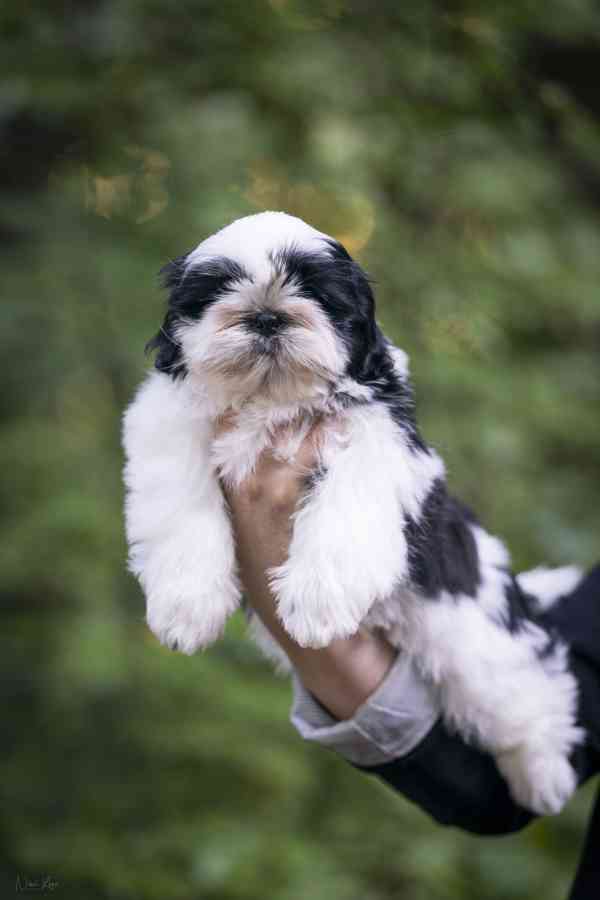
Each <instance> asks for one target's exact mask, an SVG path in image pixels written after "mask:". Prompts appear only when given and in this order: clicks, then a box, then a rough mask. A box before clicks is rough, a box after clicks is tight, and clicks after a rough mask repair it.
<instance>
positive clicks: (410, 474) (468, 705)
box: [124, 212, 583, 813]
mask: <svg viewBox="0 0 600 900" xmlns="http://www.w3.org/2000/svg"><path fill="white" fill-rule="evenodd" d="M164 271H165V281H166V286H167V287H168V289H169V290H170V297H169V305H168V310H167V314H166V318H165V320H164V324H163V326H162V327H161V329H160V331H159V332H158V334H157V335H156V337H155V338H154V339H153V340H152V341H151V342H150V347H151V348H153V349H155V350H156V351H157V356H156V363H155V366H156V371H154V372H152V373H151V374H149V375H148V376H147V378H146V380H145V381H144V383H143V384H142V386H141V388H140V390H139V392H138V393H137V395H136V397H135V399H134V400H133V402H132V403H131V405H130V406H129V408H128V410H127V412H126V414H125V420H124V444H125V450H126V457H127V463H126V469H125V481H126V486H127V500H126V523H127V535H128V541H129V545H130V566H131V569H132V571H133V572H134V573H135V574H136V575H137V577H138V578H139V580H140V582H141V584H142V587H143V589H144V592H145V594H146V598H147V619H148V624H149V626H150V628H151V629H152V631H153V632H154V633H155V634H156V635H157V636H158V637H159V638H160V640H161V641H163V642H164V643H165V644H167V645H169V646H170V647H173V648H176V649H178V650H181V651H183V652H184V653H193V652H194V651H195V650H197V649H198V648H201V647H206V646H207V645H208V644H210V643H211V642H213V641H214V640H215V639H216V638H218V636H219V635H220V633H221V631H222V629H223V626H224V625H225V622H226V620H227V618H228V616H229V615H230V614H231V613H232V612H234V610H235V609H237V607H238V606H239V604H240V585H239V582H238V579H237V574H236V561H235V547H234V541H233V536H232V528H231V523H230V519H229V515H228V510H227V506H226V503H225V500H224V497H223V493H222V491H221V487H220V484H219V479H223V480H224V481H226V482H228V483H229V484H231V485H239V484H240V483H242V482H243V481H244V479H245V478H246V477H247V476H248V475H249V474H250V473H252V471H253V467H254V465H255V463H256V461H257V458H258V456H259V454H260V453H261V452H262V451H263V450H265V449H266V448H268V447H270V446H272V442H273V440H274V434H275V433H277V435H278V447H277V452H278V453H279V454H280V455H282V456H283V457H284V458H288V459H290V460H293V458H294V454H295V452H296V451H297V449H298V447H299V446H300V444H301V442H302V440H303V438H304V437H305V436H306V434H307V433H308V431H309V429H310V428H311V426H312V425H313V424H314V422H315V420H317V419H318V420H319V422H320V443H319V451H318V452H319V465H318V467H317V470H316V471H315V472H313V473H312V475H311V477H310V478H309V479H307V481H306V486H305V491H304V494H303V497H302V499H301V501H300V503H299V505H298V509H297V510H296V512H295V515H294V519H293V535H292V539H291V543H290V547H289V556H288V559H287V561H286V562H285V563H284V564H283V565H281V566H280V567H278V568H276V569H274V570H272V571H271V572H270V579H271V585H272V588H273V591H274V595H275V597H276V602H277V610H278V614H279V617H280V618H281V622H282V623H283V625H284V627H285V628H286V629H287V631H288V632H289V634H290V635H291V636H292V637H293V638H294V639H295V640H296V641H297V642H298V643H299V644H301V645H303V646H310V647H323V646H325V645H326V644H328V643H329V642H330V641H332V640H333V639H335V638H344V637H347V636H349V635H352V634H353V633H354V632H356V630H357V629H358V628H359V626H361V625H362V626H366V627H367V628H371V629H379V630H381V631H383V632H384V633H385V634H386V635H387V638H388V639H389V640H390V641H391V642H392V643H393V644H394V645H395V646H397V647H399V648H401V649H402V652H403V653H406V654H410V655H411V656H412V657H413V658H414V660H415V662H416V664H417V665H418V667H419V668H420V670H421V671H422V673H423V674H424V676H425V677H427V678H428V679H430V680H431V681H432V682H433V683H434V684H435V685H436V686H437V688H438V690H439V696H440V701H441V707H442V709H443V713H444V716H445V719H446V721H447V723H448V724H449V726H450V727H452V728H453V729H455V730H457V731H458V732H459V733H460V734H461V735H462V736H463V737H464V738H465V739H466V740H473V741H476V742H477V743H478V744H479V745H480V746H481V747H483V748H485V749H486V750H487V751H489V752H490V753H492V754H493V755H494V756H495V759H496V762H497V765H498V767H499V769H500V771H501V772H502V774H503V775H504V777H505V778H506V779H507V781H508V783H509V785H510V788H511V790H512V793H513V796H514V798H515V800H516V801H517V802H518V803H520V804H521V805H522V806H525V807H528V808H529V809H531V810H533V811H535V812H538V813H555V812H558V810H559V809H560V808H561V807H562V805H563V804H564V803H565V801H566V800H567V799H568V797H569V796H570V794H571V793H572V791H573V790H574V788H575V775H574V772H573V769H572V768H571V765H570V763H569V754H570V753H571V751H572V750H573V748H574V747H575V745H576V744H578V743H579V742H580V741H581V740H582V738H583V735H582V732H581V729H579V728H578V727H577V725H576V707H577V689H576V682H575V679H574V677H573V676H572V674H571V673H570V671H569V666H568V651H567V647H566V646H565V645H564V644H563V643H562V642H561V641H560V640H559V639H558V637H557V636H556V635H554V634H551V633H549V632H548V631H547V629H546V628H545V627H544V625H543V624H542V623H541V621H540V620H539V618H538V614H539V613H540V612H541V611H542V610H543V609H544V608H545V607H546V606H547V605H548V604H549V603H551V602H553V601H554V600H555V599H557V597H559V596H561V595H562V594H564V593H567V592H568V591H569V590H571V589H572V587H573V586H574V583H575V582H576V581H577V579H578V577H579V573H578V572H577V570H575V569H573V568H571V567H567V568H564V569H560V570H556V571H551V570H547V569H537V570H534V571H533V572H530V573H526V574H524V575H521V576H517V577H515V576H513V575H512V574H511V571H510V568H509V556H508V553H507V551H506V549H505V547H504V546H503V544H502V543H501V542H500V541H499V540H498V539H497V538H495V537H492V536H491V535H490V534H488V533H487V532H486V531H485V530H484V529H483V528H482V526H481V525H480V524H478V522H477V520H476V519H475V518H474V516H473V515H472V514H471V512H470V511H469V510H467V509H466V508H465V507H464V506H463V505H462V504H461V503H460V502H459V501H457V500H456V499H454V498H453V497H452V496H451V495H450V494H449V493H448V491H447V488H446V481H445V475H444V464H443V462H442V460H441V459H440V457H439V456H438V455H437V453H436V452H435V451H434V450H433V449H432V448H431V447H429V446H428V445H427V444H426V443H425V441H424V440H423V438H422V437H421V434H420V432H419V429H418V427H417V424H416V422H415V416H414V406H413V395H412V389H411V385H410V381H409V374H408V367H407V357H406V355H405V354H404V353H403V352H402V351H401V350H399V349H398V348H396V347H394V345H393V344H392V343H391V342H390V341H389V340H388V339H387V338H386V337H385V336H384V335H383V334H382V332H381V330H380V329H379V327H378V325H377V323H376V321H375V317H374V300H373V294H372V291H371V288H370V286H369V281H368V279H367V277H366V276H365V274H364V273H363V271H362V270H361V268H360V266H359V265H358V264H357V263H356V262H354V261H353V260H352V258H351V257H350V256H349V255H348V253H347V252H346V250H345V249H344V247H343V246H341V244H339V243H338V242H337V241H335V240H333V239H332V238H330V237H328V236H327V235H325V234H322V233H321V232H319V231H316V230H315V229H314V228H311V227H310V226H309V225H307V224H306V223H305V222H303V221H301V220H300V219H297V218H294V217H293V216H289V215H286V214H285V213H279V212H265V213H260V214H258V215H253V216H248V217H246V218H242V219H239V220H237V221H236V222H233V224H231V225H228V226H227V227H226V228H223V229H222V230H221V231H219V232H218V233H217V234H214V235H212V236H211V237H209V238H208V239H207V240H205V241H203V242H202V243H201V244H200V245H199V246H198V247H196V249H195V250H193V251H192V252H190V253H188V254H187V255H185V256H182V257H179V258H178V259H175V260H174V261H173V262H171V263H170V264H169V265H168V266H167V267H166V269H165V270H164ZM225 414H226V415H228V416H231V417H233V420H234V422H235V426H234V428H233V429H232V430H230V431H228V432H227V434H225V435H224V436H221V437H220V438H218V439H216V438H215V432H214V426H215V422H216V421H217V420H219V418H220V417H221V416H223V415H225ZM281 426H286V427H285V428H284V429H283V432H284V434H285V435H286V436H285V439H284V440H283V441H282V439H281V432H282V428H281ZM257 633H258V636H259V638H260V643H262V644H263V645H264V644H265V641H266V637H265V634H264V632H263V633H261V629H260V627H257Z"/></svg>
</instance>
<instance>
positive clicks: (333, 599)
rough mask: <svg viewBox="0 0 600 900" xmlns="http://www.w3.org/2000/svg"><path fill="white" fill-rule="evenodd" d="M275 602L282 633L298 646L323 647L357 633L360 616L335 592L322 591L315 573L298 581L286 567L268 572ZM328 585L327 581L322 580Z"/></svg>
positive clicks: (338, 592)
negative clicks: (283, 629) (283, 631)
mask: <svg viewBox="0 0 600 900" xmlns="http://www.w3.org/2000/svg"><path fill="white" fill-rule="evenodd" d="M269 575H270V580H271V587H272V589H273V591H274V593H275V596H276V599H277V614H278V616H279V618H280V620H281V623H282V625H283V627H284V628H285V630H286V631H287V632H288V634H289V635H290V637H292V638H293V639H294V640H295V641H296V643H297V644H299V645H300V646H301V647H314V648H319V647H326V646H327V645H328V644H330V643H331V642H332V641H334V640H336V639H338V638H348V637H350V636H351V635H353V634H355V633H356V632H357V631H358V628H359V626H360V623H361V620H362V618H363V616H362V614H361V613H359V612H358V611H357V610H353V608H352V605H351V603H349V602H348V598H347V597H346V598H345V597H344V596H343V594H341V592H340V591H339V588H338V589H337V590H334V589H331V590H323V587H322V585H321V584H320V579H319V577H318V574H317V573H316V572H314V571H313V573H311V574H310V575H307V576H306V577H303V578H300V577H298V576H297V574H296V573H295V572H294V570H293V569H291V568H290V567H288V566H285V565H284V566H280V567H278V568H276V569H272V570H271V571H270V572H269ZM325 583H329V584H330V581H329V580H327V579H326V580H325Z"/></svg>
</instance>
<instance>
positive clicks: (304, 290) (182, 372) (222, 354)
mask: <svg viewBox="0 0 600 900" xmlns="http://www.w3.org/2000/svg"><path fill="white" fill-rule="evenodd" d="M163 272H164V275H165V284H166V286H167V287H168V288H169V290H170V296H169V306H168V311H167V315H166V318H165V321H164V323H163V326H162V328H161V330H160V331H159V332H158V334H157V335H156V336H155V337H154V338H153V339H152V341H150V343H149V345H148V346H149V348H150V349H156V350H158V354H157V357H156V363H155V364H156V367H157V368H158V369H159V370H161V371H163V372H166V373H168V374H170V375H171V376H172V377H174V378H177V377H181V376H186V377H188V378H190V379H197V380H198V381H199V382H201V383H202V385H203V386H204V387H205V388H208V390H209V391H211V390H212V391H213V392H215V394H217V395H218V396H219V397H220V398H221V400H222V402H224V403H227V402H235V401H240V400H241V401H243V400H244V399H247V398H249V397H251V396H257V395H260V394H263V395H264V396H265V398H266V399H270V400H274V399H279V400H283V401H285V402H293V401H295V400H297V399H300V397H302V396H306V395H307V393H308V394H310V393H311V392H312V391H314V390H315V389H318V388H319V386H323V385H327V384H330V385H331V384H335V383H336V382H338V381H339V380H340V379H342V378H344V377H347V376H350V377H351V378H353V379H355V380H359V381H360V380H362V377H361V376H363V377H364V376H365V373H366V372H367V371H368V369H369V368H370V362H369V361H370V360H371V359H372V356H373V354H374V353H377V352H380V345H381V335H380V332H379V331H378V329H377V326H376V324H375V319H374V301H373V294H372V292H371V288H370V286H369V283H368V280H367V278H366V276H365V274H364V273H363V271H362V270H361V268H360V266H359V265H358V264H357V263H355V262H354V261H353V260H352V259H351V257H350V256H349V255H348V253H347V252H346V250H345V249H344V248H343V247H342V245H341V244H339V243H338V242H337V241H335V240H333V239H332V238H330V237H328V236H327V235H325V234H322V233H321V232H319V231H316V230H315V229H314V228H311V227H310V226H309V225H307V224H306V223H305V222H303V221H301V220H300V219H297V218H295V217H293V216H288V215H286V214H285V213H276V212H265V213H259V214H258V215H254V216H247V217H245V218H243V219H238V220H237V221H235V222H233V223H232V224H231V225H228V226H227V227H226V228H223V229H222V230H221V231H219V232H217V233H216V234H214V235H212V236H211V237H209V238H208V239H207V240H205V241H203V242H202V243H201V244H200V245H199V246H198V247H197V248H196V249H195V250H193V251H192V252H191V253H189V254H187V255H185V256H182V257H179V258H178V259H176V260H174V261H173V262H171V263H169V265H167V266H166V267H165V269H164V270H163Z"/></svg>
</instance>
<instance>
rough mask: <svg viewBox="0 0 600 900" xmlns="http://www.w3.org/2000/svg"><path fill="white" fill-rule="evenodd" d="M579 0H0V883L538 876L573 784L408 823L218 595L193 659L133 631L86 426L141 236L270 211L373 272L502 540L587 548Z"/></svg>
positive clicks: (84, 890) (124, 897)
mask: <svg viewBox="0 0 600 900" xmlns="http://www.w3.org/2000/svg"><path fill="white" fill-rule="evenodd" d="M594 10H595V4H594V3H592V2H591V0H546V2H545V3H539V2H533V0H521V2H504V3H493V2H488V3H474V2H473V3H470V2H467V0H456V2H453V0H448V2H432V0H407V2H402V3H399V2H390V0H377V2H374V0H371V2H366V0H322V2H317V0H315V2H309V0H270V2H267V0H246V2H239V0H238V2H232V0H219V2H216V0H205V2H192V0H180V2H178V3H177V4H168V3H164V2H158V0H104V2H94V0H77V2H75V0H72V2H67V0H54V2H51V3H50V2H47V3H43V2H40V0H20V2H18V3H17V2H14V0H7V2H6V3H5V4H4V5H3V10H2V12H1V13H0V17H1V19H0V21H1V24H2V34H3V45H2V47H1V48H0V49H1V54H0V60H1V62H0V66H1V67H2V70H3V75H4V77H3V79H2V84H1V85H0V160H1V163H2V164H1V165H0V187H1V189H2V197H3V204H2V209H1V211H0V239H1V240H0V253H1V255H2V269H1V271H2V285H3V300H2V332H3V338H4V340H3V348H4V349H3V360H2V372H3V376H4V379H3V380H4V387H3V389H2V392H1V393H0V404H1V408H2V413H3V424H2V439H1V441H0V454H1V456H2V474H3V478H2V487H1V488H0V490H1V492H2V500H3V501H4V503H3V505H4V509H5V512H6V514H5V516H4V517H3V520H2V521H3V524H2V535H1V541H0V544H1V547H2V567H1V572H2V581H3V585H2V587H3V598H4V604H3V618H4V623H3V629H2V644H3V648H2V652H1V654H0V676H1V688H2V694H3V696H2V709H3V720H4V724H5V728H4V729H3V730H4V733H5V740H4V742H3V746H2V754H3V763H2V768H1V784H0V812H1V815H2V825H1V830H0V840H1V866H2V873H3V877H5V879H6V883H7V889H6V890H7V893H5V894H3V896H12V892H13V891H14V882H15V879H16V876H17V874H19V873H20V874H21V875H29V876H32V877H33V876H36V875H40V874H47V875H50V876H52V877H53V878H54V879H55V880H56V881H58V887H57V888H56V889H55V891H54V892H53V895H54V896H73V897H77V898H80V900H88V898H89V900H94V898H110V900H129V898H134V900H154V898H156V900H178V898H203V900H204V898H206V900H217V898H218V900H267V898H269V900H270V898H275V900H300V898H302V900H306V898H310V900H330V898H335V900H388V898H390V900H391V898H405V900H421V898H422V900H442V898H444V900H445V898H448V900H450V898H466V900H470V898H473V900H492V898H494V900H498V898H514V900H525V898H533V897H542V896H543V897H544V898H545V900H560V898H562V897H564V894H565V890H566V885H567V884H568V881H569V878H570V876H571V874H572V872H573V869H574V865H575V860H576V856H577V850H578V846H579V841H580V839H581V834H582V826H583V822H584V820H585V817H586V814H587V809H588V806H589V801H590V799H591V794H590V791H589V789H587V790H586V791H583V792H581V794H580V795H579V796H578V797H577V798H576V799H575V800H574V801H573V802H572V803H571V804H570V805H569V807H568V808H567V810H566V811H565V812H564V813H563V814H562V815H561V816H560V817H559V818H558V819H555V820H552V821H550V820H548V821H543V822H538V823H536V824H535V825H534V826H532V827H530V828H529V829H528V830H526V831H525V832H523V833H522V834H519V835H517V836H513V837H509V838H503V839H481V838H475V837H471V836H469V835H466V834H461V833H459V832H457V831H455V830H452V829H447V828H442V827H440V826H437V825H435V824H434V823H432V822H431V821H430V820H429V819H428V818H427V817H426V816H425V815H424V814H423V813H421V812H420V811H419V810H418V809H416V808H414V807H412V806H410V805H409V804H408V802H406V801H404V800H403V799H402V798H400V797H398V796H395V795H393V794H392V793H391V792H388V791H386V790H385V789H384V788H383V787H381V786H380V785H378V784H376V783H375V782H374V781H372V780H370V779H368V778H367V777H366V776H363V775H361V774H359V773H358V772H356V771H354V770H353V769H352V768H351V767H350V766H348V765H346V764H345V763H344V762H343V761H341V760H338V759H337V758H336V757H334V756H333V755H332V754H328V752H327V751H324V750H322V749H319V748H314V747H310V746H307V745H304V744H303V743H302V742H301V741H300V739H299V738H298V737H297V736H296V735H295V733H294V732H293V731H292V729H291V726H290V725H289V724H288V723H287V714H288V707H289V700H290V692H289V686H288V684H287V683H286V682H285V681H281V680H278V679H277V678H276V677H275V676H274V675H273V674H272V673H271V671H270V670H269V668H268V666H267V664H266V663H264V662H263V661H262V660H261V659H260V658H259V656H258V654H257V652H256V651H255V650H254V649H253V647H252V646H251V645H250V644H249V642H248V640H247V639H246V637H245V636H244V632H243V625H242V623H241V621H236V620H234V621H233V622H232V624H231V626H230V628H229V629H228V633H227V636H226V638H225V639H224V640H223V641H222V642H221V643H219V645H218V646H216V647H215V648H213V649H212V650H210V651H209V652H207V653H206V654H203V655H198V656H196V657H194V658H191V659H190V658H186V657H183V656H179V655H176V654H172V653H170V652H168V651H167V650H165V649H163V648H162V647H160V646H159V645H158V644H157V642H156V641H155V639H154V638H153V637H152V635H151V634H150V633H149V632H148V630H147V629H146V627H145V624H144V610H143V600H142V596H141V593H140V591H139V589H138V587H137V585H136V584H135V583H134V581H133V579H132V578H131V577H130V576H129V575H128V574H127V573H126V570H125V555H126V548H125V542H124V537H123V526H122V516H121V508H122V486H121V466H122V456H121V450H120V434H119V432H120V416H121V413H122V410H123V408H124V407H125V405H126V404H127V402H128V400H129V399H130V398H131V395H132V392H133V390H134V388H135V386H136V384H137V383H138V382H139V380H140V378H141V377H142V373H143V371H144V368H145V366H147V365H148V364H149V361H148V360H145V359H144V354H143V347H144V343H145V341H146V340H147V339H148V338H149V337H150V336H151V335H152V334H153V332H154V331H155V330H156V328H157V325H158V323H159V321H160V319H161V315H162V308H163V302H164V300H163V298H162V296H161V294H160V291H159V289H158V282H157V278H156V273H157V271H158V269H159V268H160V267H161V265H162V264H164V263H165V262H166V261H167V260H168V259H169V258H171V257H173V256H176V255H179V254H180V253H182V252H184V251H186V250H188V249H189V248H191V247H192V246H194V245H195V244H196V243H198V242H199V241H200V240H201V239H202V238H203V237H205V236H206V235H208V234H209V233H211V232H212V231H214V230H216V229H217V228H218V227H221V226H222V225H223V224H225V223H226V222H228V221H230V220H232V219H233V218H235V217H237V216H239V215H243V214H246V213H250V212H255V211H258V210H262V209H269V208H271V209H285V210H286V211H288V212H290V213H294V214H297V215H300V216H302V217H304V218H306V219H307V220H308V221H310V222H311V223H312V224H314V225H315V226H317V227H318V228H320V229H322V230H325V231H327V232H330V233H333V234H334V235H335V236H336V237H338V238H339V239H341V240H342V241H343V242H345V243H346V245H347V247H348V249H349V250H350V251H351V252H352V253H354V254H355V255H356V256H357V258H358V259H359V260H360V261H361V262H362V263H363V264H364V265H365V267H366V268H367V269H368V271H369V272H370V273H371V275H372V276H373V277H374V279H375V281H376V292H377V297H378V314H379V318H380V320H381V322H382V324H383V325H384V327H385V329H386V330H387V331H388V332H389V334H390V336H391V337H393V339H394V340H395V341H396V342H397V343H398V344H399V345H400V346H402V347H403V348H404V349H405V350H407V351H408V353H409V354H410V356H411V361H412V369H413V375H414V378H415V382H416V388H417V400H418V409H419V416H420V421H421V424H422V427H423V431H424V433H425V435H426V437H427V438H428V440H429V441H430V442H431V443H432V444H434V446H436V447H437V448H438V449H439V450H440V451H441V452H442V454H443V455H444V457H445V459H446V461H447V464H448V469H449V473H450V481H451V484H452V487H453V489H454V490H455V491H456V492H457V493H459V494H460V495H461V496H462V497H463V499H465V500H466V501H468V502H469V503H470V504H472V505H473V506H474V507H475V509H476V510H477V511H478V513H479V514H480V516H481V517H482V519H483V521H484V522H485V523H486V524H487V525H488V527H490V528H491V529H492V530H493V531H495V532H497V533H499V534H501V535H502V536H503V537H505V538H506V539H507V541H508V543H509V545H510V547H511V549H512V552H513V557H514V561H515V565H516V567H517V568H525V567H527V566H531V565H534V564H536V563H538V562H540V561H542V560H545V561H547V562H550V563H563V562H577V563H579V564H581V565H584V566H586V565H591V564H592V563H593V562H595V561H596V559H597V558H598V557H600V552H599V549H598V543H597V537H598V527H597V506H598V481H599V474H600V453H599V450H598V444H599V438H600V428H599V422H598V413H599V399H600V397H599V389H598V384H599V377H598V376H599V374H600V371H599V369H600V366H599V362H598V358H599V357H598V353H599V350H600V297H599V290H598V283H599V274H600V243H599V228H598V226H599V224H600V222H599V220H600V96H599V93H598V90H597V73H598V71H600V14H599V13H597V12H595V11H594ZM442 764H443V762H442Z"/></svg>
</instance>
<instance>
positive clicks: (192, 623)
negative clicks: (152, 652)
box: [123, 373, 240, 653]
mask: <svg viewBox="0 0 600 900" xmlns="http://www.w3.org/2000/svg"><path fill="white" fill-rule="evenodd" d="M209 442H210V429H209V423H208V421H207V420H206V418H204V417H203V415H202V410H201V408H199V405H198V400H197V399H196V398H193V397H192V396H191V394H190V393H189V391H188V389H187V386H186V384H185V382H174V381H172V380H171V379H170V378H169V377H168V376H166V375H163V374H160V373H153V374H151V375H150V376H149V377H148V378H147V380H146V381H145V382H144V384H143V385H142V387H141V389H140V391H139V392H138V394H137V396H136V397H135V399H134V400H133V402H132V403H131V405H130V407H129V408H128V410H127V412H126V414H125V418H124V427H123V443H124V447H125V451H126V456H127V463H126V467H125V483H126V487H127V497H126V507H125V510H126V526H127V538H128V542H129V547H130V555H129V563H130V568H131V570H132V572H133V573H134V574H135V575H136V576H137V577H138V578H139V580H140V583H141V585H142V587H143V589H144V592H145V595H146V600H147V621H148V625H149V626H150V628H151V630H152V631H153V632H154V633H155V634H156V635H157V637H158V638H159V639H160V641H161V642H162V643H164V644H166V645H167V646H169V647H172V648H173V649H177V650H181V651H182V652H184V653H193V652H194V651H195V650H197V649H199V648H200V647H205V646H207V645H208V644H211V643H212V642H213V641H215V640H216V639H217V638H218V637H219V635H220V633H221V631H222V630H223V627H224V625H225V622H226V620H227V618H228V616H229V615H230V614H231V613H232V612H233V611H234V610H235V609H236V608H237V606H238V604H239V599H240V592H239V587H238V582H237V577H236V571H235V552H234V544H233V535H232V531H231V526H230V522H229V518H228V515H227V511H226V508H225V502H224V499H223V495H222V492H221V490H220V488H219V485H218V482H217V479H216V476H215V474H214V472H213V470H212V467H211V464H210V460H209V446H210V443H209Z"/></svg>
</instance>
